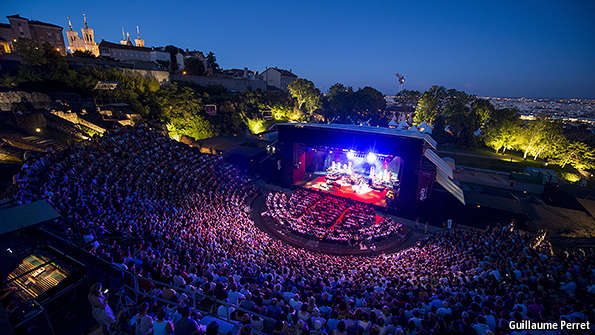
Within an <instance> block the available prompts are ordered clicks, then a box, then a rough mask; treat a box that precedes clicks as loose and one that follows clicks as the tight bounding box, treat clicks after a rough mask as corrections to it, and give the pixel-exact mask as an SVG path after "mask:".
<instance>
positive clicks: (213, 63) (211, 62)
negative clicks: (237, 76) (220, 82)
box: [207, 51, 220, 72]
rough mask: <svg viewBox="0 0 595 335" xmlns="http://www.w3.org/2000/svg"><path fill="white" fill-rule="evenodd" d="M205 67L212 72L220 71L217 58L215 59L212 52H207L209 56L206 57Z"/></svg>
mask: <svg viewBox="0 0 595 335" xmlns="http://www.w3.org/2000/svg"><path fill="white" fill-rule="evenodd" d="M207 67H208V68H209V69H211V70H212V71H213V72H219V71H220V68H219V64H217V57H215V54H214V53H213V52H212V51H209V54H208V55H207Z"/></svg>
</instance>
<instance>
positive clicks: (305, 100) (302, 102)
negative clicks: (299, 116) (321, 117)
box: [287, 78, 322, 116]
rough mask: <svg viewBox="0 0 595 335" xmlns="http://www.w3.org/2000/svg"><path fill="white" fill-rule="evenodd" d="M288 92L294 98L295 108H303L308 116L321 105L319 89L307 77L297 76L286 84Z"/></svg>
mask: <svg viewBox="0 0 595 335" xmlns="http://www.w3.org/2000/svg"><path fill="white" fill-rule="evenodd" d="M287 88H288V89H289V94H291V96H292V97H293V98H294V99H296V102H297V108H298V109H300V110H304V111H305V112H306V113H308V114H309V115H310V116H311V115H312V114H313V113H314V111H316V110H318V109H320V108H321V107H322V97H321V94H320V90H318V89H317V88H316V86H314V83H313V82H311V81H310V80H307V79H302V78H298V79H296V80H294V81H292V82H291V83H290V84H289V85H287Z"/></svg>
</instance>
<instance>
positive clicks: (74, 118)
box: [51, 111, 106, 134]
mask: <svg viewBox="0 0 595 335" xmlns="http://www.w3.org/2000/svg"><path fill="white" fill-rule="evenodd" d="M51 113H52V114H54V115H56V116H57V117H59V118H62V119H64V120H66V121H69V122H72V123H74V124H80V125H82V126H85V127H88V128H91V129H93V130H95V131H96V132H98V133H101V134H103V133H105V130H106V129H105V128H103V127H101V126H99V125H96V124H94V123H92V122H89V121H87V120H85V119H83V118H80V117H79V116H78V114H77V113H69V112H62V111H51Z"/></svg>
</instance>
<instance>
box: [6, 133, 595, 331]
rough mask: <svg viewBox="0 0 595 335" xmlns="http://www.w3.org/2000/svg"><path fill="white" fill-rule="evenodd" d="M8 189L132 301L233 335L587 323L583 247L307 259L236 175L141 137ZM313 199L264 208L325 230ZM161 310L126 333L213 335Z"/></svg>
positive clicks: (502, 238)
mask: <svg viewBox="0 0 595 335" xmlns="http://www.w3.org/2000/svg"><path fill="white" fill-rule="evenodd" d="M17 181H18V185H17V186H18V194H17V199H18V200H19V201H21V202H22V203H28V202H30V201H33V200H36V199H39V198H45V199H47V200H48V201H49V202H50V203H51V204H52V205H53V206H54V207H55V208H56V209H57V210H58V211H60V213H61V214H62V215H63V216H64V217H65V218H67V219H65V221H64V222H63V224H64V231H63V233H64V236H66V237H69V238H71V239H73V240H74V241H77V242H80V243H82V244H84V246H85V247H86V248H87V249H88V251H89V252H90V253H92V254H94V255H97V256H98V257H101V258H104V259H106V260H108V261H110V262H111V263H112V264H114V266H115V267H117V268H119V269H122V270H127V271H130V272H132V273H134V274H135V275H137V276H139V277H142V278H144V279H143V280H141V281H139V287H140V288H139V289H140V290H142V291H143V292H144V293H146V294H148V295H150V296H152V297H159V298H161V299H163V300H165V301H170V302H171V303H175V304H180V305H182V306H190V305H191V302H192V299H191V296H192V294H194V293H197V294H198V295H196V297H197V299H198V300H199V301H198V305H199V306H198V307H199V308H200V309H201V310H206V311H210V313H215V311H217V310H219V309H220V307H223V308H224V309H225V311H221V314H225V315H229V318H230V319H231V320H232V321H233V322H235V323H236V324H238V325H239V329H241V330H240V331H241V332H242V333H245V334H249V333H252V332H255V331H260V329H262V332H264V333H273V334H307V333H311V334H325V333H332V334H341V335H344V334H505V333H508V332H509V330H508V328H507V327H508V321H510V320H523V319H531V320H535V321H544V320H548V321H559V320H561V319H564V320H569V321H587V320H593V319H594V316H595V315H594V312H593V301H595V300H594V297H593V294H594V293H595V280H594V279H595V272H594V271H593V269H594V267H593V263H594V259H595V257H593V254H592V253H591V252H590V251H588V250H586V251H585V250H582V249H573V250H563V251H560V252H556V253H553V254H552V253H550V252H548V251H547V250H545V249H542V248H539V247H535V248H534V247H533V243H534V241H535V236H534V235H533V234H528V233H523V232H519V231H517V230H514V229H511V227H509V226H502V227H499V226H497V227H491V228H489V229H486V230H485V231H474V232H467V231H465V232H463V231H449V232H446V233H442V234H437V235H432V236H427V237H426V238H424V239H423V240H421V241H419V242H418V243H416V244H415V245H414V246H412V247H409V248H406V249H403V250H401V251H399V252H396V253H393V254H387V255H379V256H373V257H356V256H344V257H339V256H331V255H326V254H322V253H316V252H308V251H305V250H303V249H298V248H294V247H292V246H289V245H286V244H284V243H283V242H281V241H279V240H277V239H274V238H272V237H270V236H269V235H267V234H266V233H264V232H263V231H261V230H260V229H259V228H257V227H256V226H255V225H254V222H253V221H252V220H251V218H250V217H251V216H250V203H251V201H252V199H254V198H255V197H256V196H257V195H258V190H257V188H256V187H255V186H254V184H253V183H252V182H251V181H250V180H249V179H248V178H247V177H246V176H243V175H242V174H241V173H239V172H238V171H237V170H236V169H235V168H233V167H232V166H230V165H227V164H225V163H224V162H223V161H222V159H221V157H220V156H211V155H204V154H201V153H200V152H198V151H197V150H195V149H193V148H190V147H187V146H186V145H184V144H181V143H178V142H175V141H172V140H170V139H168V138H167V137H165V136H162V135H161V134H159V133H158V132H157V131H153V130H151V129H149V128H146V127H134V128H132V127H124V128H120V129H117V130H114V131H110V132H107V133H106V134H104V136H102V137H94V138H93V139H92V140H91V141H89V142H88V143H84V144H77V145H75V146H72V147H70V148H68V149H65V150H63V151H60V152H50V153H48V154H46V155H44V156H42V157H40V158H38V159H37V160H35V161H27V162H26V164H25V165H24V166H23V169H22V170H21V172H20V174H19V175H18V179H17ZM275 194H277V193H275ZM299 194H303V196H301V195H299ZM319 196H320V195H307V194H305V193H298V196H296V197H297V198H295V197H294V198H292V197H291V196H290V197H289V199H287V196H286V195H280V196H276V197H275V195H273V196H272V197H274V201H272V202H269V204H270V206H269V210H273V213H271V214H272V215H274V216H275V217H277V218H278V219H279V220H285V222H293V220H294V218H299V217H300V216H304V217H307V220H308V221H309V222H316V224H317V225H319V226H320V227H325V228H326V227H328V225H329V224H331V223H332V222H333V219H334V220H335V222H336V221H337V219H338V218H339V216H337V213H336V211H331V210H330V207H328V206H326V208H325V207H320V206H312V208H311V209H310V206H311V204H312V202H313V201H315V200H314V199H317V200H316V202H317V201H320V200H321V199H320V198H319ZM267 197H268V196H267ZM272 199H273V198H272ZM294 200H295V201H294ZM281 201H283V202H281ZM327 201H328V202H327ZM324 203H328V204H331V203H335V200H323V202H322V203H321V204H324ZM279 204H280V206H277V205H279ZM339 205H340V204H339ZM329 206H330V205H329ZM340 206H343V205H340ZM340 208H344V206H343V207H340ZM277 209H279V210H281V209H282V210H283V211H277ZM300 211H301V212H302V213H303V214H299V212H300ZM313 211H318V212H317V213H316V212H313ZM357 211H358V212H360V211H359V210H357ZM327 212H328V213H327ZM284 213H286V214H284ZM361 213H364V214H366V215H371V213H369V211H367V210H366V209H365V208H364V209H362V210H361ZM327 214H328V215H329V216H328V217H327ZM281 215H286V216H287V217H285V218H283V217H282V216H281ZM298 215H300V216H298ZM356 220H357V219H356ZM364 220H366V219H364ZM358 224H359V223H358ZM356 230H357V229H356ZM374 234H376V232H372V236H374ZM331 236H332V234H331ZM364 236H365V235H364ZM362 238H365V237H362ZM154 280H156V281H158V282H164V283H166V284H168V285H171V286H173V287H175V289H171V288H169V287H163V286H162V285H159V284H156V283H155V282H154ZM203 295H204V296H208V297H212V298H213V299H215V298H216V299H217V300H218V302H215V301H214V300H213V299H203V298H201V297H203ZM101 296H102V293H101V290H100V289H98V288H96V287H94V288H93V289H92V290H91V292H90V294H89V301H90V302H91V304H92V306H93V310H94V316H95V317H96V319H97V320H98V322H100V323H101V324H102V325H105V326H106V327H109V325H110V324H112V323H113V321H111V320H113V319H114V318H113V313H111V310H109V312H108V308H109V307H108V306H107V304H106V302H105V299H104V298H102V297H101ZM223 301H225V302H226V303H229V304H231V307H226V306H225V305H224V304H223V303H221V302H223ZM164 305H167V304H162V303H160V304H157V305H155V304H152V305H151V306H148V305H145V304H142V305H141V308H140V309H139V314H138V315H136V316H135V317H133V319H134V321H133V320H131V322H132V321H133V322H132V324H134V325H135V331H136V333H137V334H150V333H151V332H154V333H156V334H157V333H160V332H162V329H163V328H162V326H161V324H162V322H164V321H165V320H168V321H171V322H172V323H173V331H174V334H192V333H196V332H198V333H205V332H206V333H207V334H217V333H218V332H220V331H222V329H223V328H224V324H222V323H218V322H212V323H210V324H208V326H207V327H206V329H205V328H204V327H199V326H198V325H197V323H196V321H194V320H193V319H192V317H191V311H190V310H189V309H188V308H183V309H181V310H180V311H179V313H177V312H176V311H175V310H173V309H169V308H170V307H168V309H165V310H164V311H165V317H163V314H162V313H161V312H160V310H161V309H162V308H163V307H164ZM246 311H248V312H246ZM152 313H157V316H156V318H155V319H156V320H157V321H153V320H154V318H153V316H152V315H151V314H152ZM110 315H111V316H110ZM225 319H227V317H225ZM163 332H167V331H166V330H163ZM163 332H162V333H163Z"/></svg>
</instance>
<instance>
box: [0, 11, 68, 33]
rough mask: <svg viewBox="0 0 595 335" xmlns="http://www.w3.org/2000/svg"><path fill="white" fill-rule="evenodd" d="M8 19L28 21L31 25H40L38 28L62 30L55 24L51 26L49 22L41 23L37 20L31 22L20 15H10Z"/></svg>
mask: <svg viewBox="0 0 595 335" xmlns="http://www.w3.org/2000/svg"><path fill="white" fill-rule="evenodd" d="M7 18H9V19H21V20H27V21H28V22H29V24H35V25H38V26H46V27H52V28H60V29H62V27H60V26H57V25H55V24H51V23H47V22H41V21H37V20H29V19H27V18H26V17H22V16H20V15H19V14H15V15H10V16H7Z"/></svg>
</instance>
